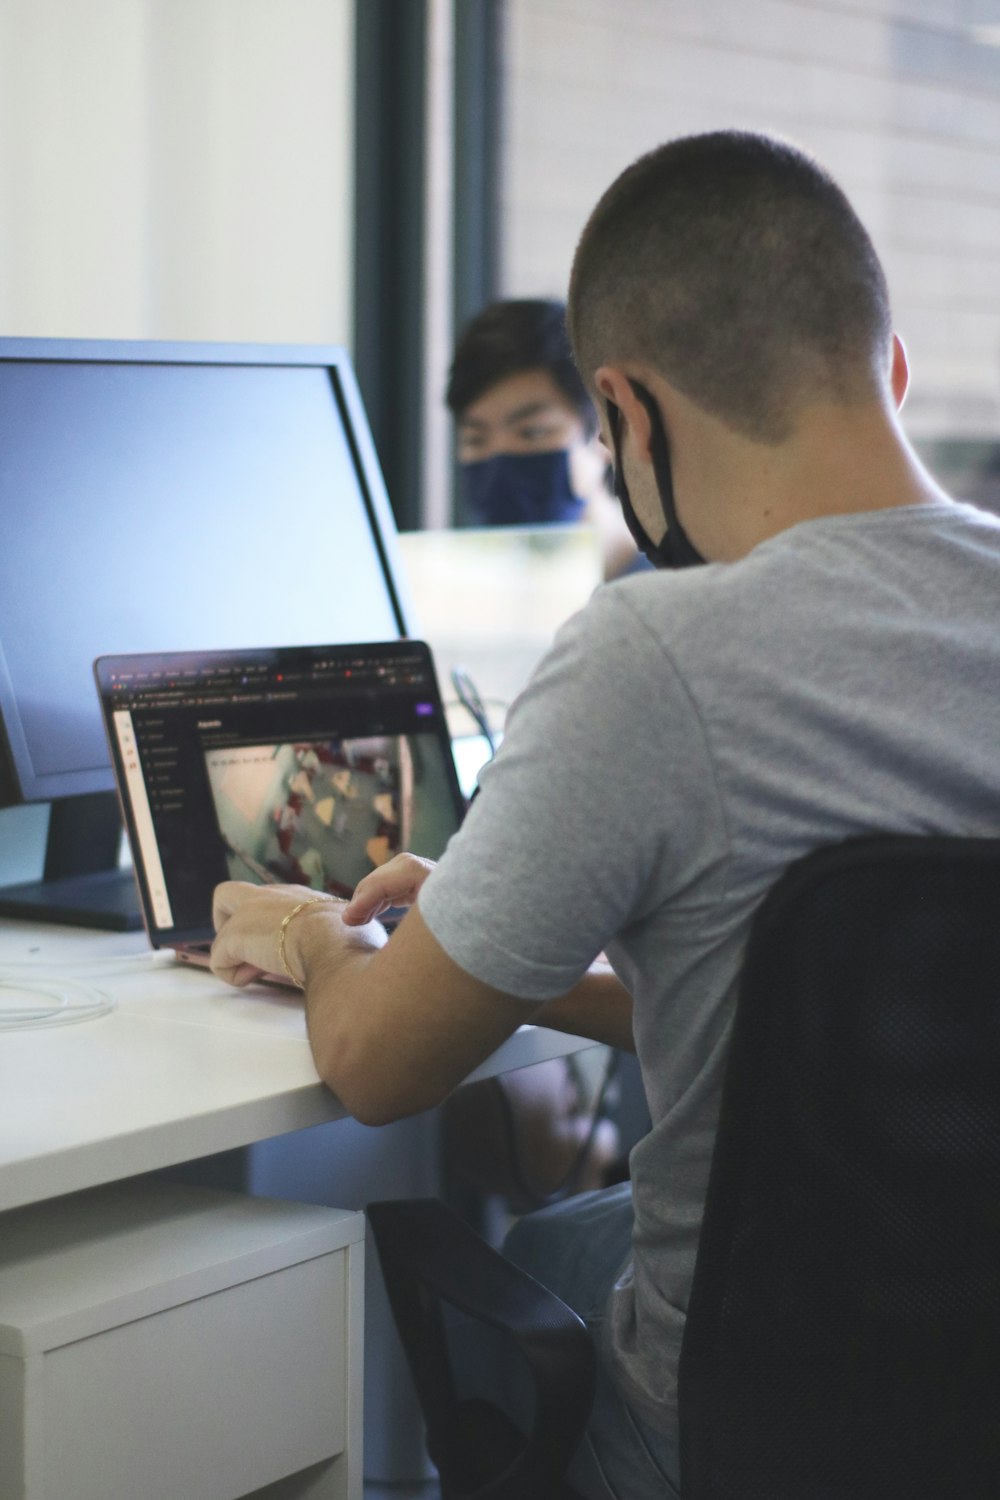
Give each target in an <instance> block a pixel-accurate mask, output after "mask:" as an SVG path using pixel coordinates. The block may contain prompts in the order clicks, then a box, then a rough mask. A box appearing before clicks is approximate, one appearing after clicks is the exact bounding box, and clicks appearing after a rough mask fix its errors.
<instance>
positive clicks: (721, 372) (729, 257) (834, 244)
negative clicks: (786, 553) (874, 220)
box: [568, 131, 892, 442]
mask: <svg viewBox="0 0 1000 1500" xmlns="http://www.w3.org/2000/svg"><path fill="white" fill-rule="evenodd" d="M568 318H569V331H570V334H571V337H572V342H573V348H574V351H575V354H576V360H577V364H578V366H579V368H580V370H581V371H582V372H583V373H584V375H585V376H586V378H588V379H589V378H590V377H591V376H592V374H593V371H594V370H596V369H598V368H599V367H600V366H601V365H602V364H607V363H616V364H621V363H628V362H629V361H633V362H636V361H641V362H644V363H646V364H647V365H651V366H652V367H653V368H654V369H656V370H658V371H659V372H661V373H662V375H663V376H664V378H665V379H667V380H669V381H670V383H671V384H673V385H674V386H676V388H677V389H678V390H680V391H681V392H683V393H684V394H685V395H686V396H688V397H689V398H690V399H691V400H692V401H693V402H695V403H696V404H697V405H699V406H700V407H702V408H703V409H704V410H706V411H709V412H711V413H712V414H714V415H715V416H717V417H719V418H721V419H722V420H723V421H724V422H726V423H727V425H729V426H731V427H732V428H734V429H736V430H737V431H740V432H742V433H744V434H746V435H748V436H750V437H751V438H755V439H757V440H758V441H763V442H778V441H780V440H781V439H782V438H783V437H785V436H787V435H788V433H789V432H790V431H791V429H792V427H793V426H794V420H795V413H796V411H797V410H798V409H800V407H801V405H803V404H805V403H806V402H809V401H814V400H817V399H829V400H833V401H834V402H837V403H838V404H845V405H853V404H856V403H858V402H864V401H868V400H871V399H872V397H873V395H874V394H875V393H876V392H878V391H879V390H881V389H882V387H883V383H884V381H885V379H886V377H887V375H888V362H889V340H890V337H891V333H892V323H891V315H890V310H889V293H888V289H887V286H886V281H885V274H884V272H883V270H882V266H881V264H880V262H879V258H878V255H877V254H876V251H875V248H874V246H873V244H872V242H871V240H870V238H869V236H868V234H867V232H866V230H865V229H864V226H863V225H862V223H861V221H860V219H859V218H858V216H857V214H856V213H855V212H854V209H853V208H852V207H851V205H850V203H849V202H848V201H847V198H846V197H845V195H844V193H843V192H842V191H841V189H840V188H839V187H838V186H837V184H836V183H835V182H834V181H833V179H832V178H831V177H830V176H829V174H828V173H827V172H825V171H824V170H823V168H822V167H820V166H819V165H818V164H817V163H816V162H814V161H813V160H812V159H811V158H810V157H808V156H807V155H805V153H804V152H802V151H800V150H798V149H797V148H796V147H795V146H792V145H790V144H788V143H786V142H783V141H779V140H774V139H771V138H769V137H767V136H761V135H756V134H752V133H749V132H744V131H717V132H712V133H710V134H707V135H698V136H686V137H682V138H681V139H679V140H675V141H670V142H667V144H665V145H663V146H660V147H658V148H657V149H656V150H654V151H651V152H649V153H648V155H646V156H643V157H640V158H639V159H638V160H637V161H635V162H633V164H632V165H631V166H630V167H628V168H627V169H626V170H625V171H624V172H623V173H622V174H621V176H620V177H619V178H618V179H617V180H616V181H615V182H614V183H612V185H611V187H610V188H609V189H608V190H607V192H606V193H605V194H604V196H603V197H602V198H601V199H600V201H599V203H598V205H597V207H596V208H595V209H594V211H593V213H592V214H591V216H590V219H589V220H588V222H587V224H586V226H585V228H584V230H583V234H582V236H581V238H580V243H579V246H578V248H577V251H576V256H575V259H574V262H573V270H572V275H571V279H570V289H569V314H568Z"/></svg>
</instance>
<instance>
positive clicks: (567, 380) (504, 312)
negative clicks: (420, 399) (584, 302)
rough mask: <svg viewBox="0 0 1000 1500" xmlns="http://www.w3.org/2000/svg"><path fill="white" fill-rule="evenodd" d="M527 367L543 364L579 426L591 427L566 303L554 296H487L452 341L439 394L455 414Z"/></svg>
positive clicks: (594, 420)
mask: <svg viewBox="0 0 1000 1500" xmlns="http://www.w3.org/2000/svg"><path fill="white" fill-rule="evenodd" d="M528 370H545V371H547V372H548V374H549V375H551V377H552V379H553V380H554V381H555V383H556V385H557V386H558V387H559V389H560V390H561V391H562V393H563V395H564V396H565V397H566V399H567V400H568V401H569V403H570V405H571V406H573V407H575V408H576V411H577V415H578V416H579V417H580V420H581V421H582V423H583V426H584V431H585V432H587V433H593V432H596V431H597V413H596V412H595V410H594V403H593V402H592V401H591V399H590V396H589V394H588V392H587V387H586V386H585V385H584V383H583V381H582V380H581V379H580V372H579V371H578V369H577V367H576V364H575V363H574V360H573V351H572V349H571V348H570V342H569V334H568V333H567V331H566V304H565V302H560V301H559V300H558V298H555V297H522V298H508V299H507V300H506V301H502V302H491V303H490V304H489V306H488V307H484V308H483V309H482V311H481V312H478V313H477V314H476V316H475V317H474V318H473V319H472V320H471V322H469V323H468V324H466V326H465V328H464V329H463V330H462V333H461V336H460V337H459V340H458V343H457V345H456V346H455V355H454V359H453V360H452V365H451V371H450V373H449V376H448V389H447V391H446V392H445V400H446V402H447V403H448V407H449V409H450V410H451V411H452V413H453V414H454V415H455V416H456V417H461V415H462V413H463V412H464V411H465V410H466V409H467V408H468V407H470V406H471V405H472V403H473V401H478V400H479V397H480V396H483V395H485V393H486V392H487V391H488V390H489V389H490V388H491V386H494V385H497V384H499V382H500V381H501V380H507V379H508V378H509V377H510V376H511V375H523V374H524V373H525V372H526V371H528Z"/></svg>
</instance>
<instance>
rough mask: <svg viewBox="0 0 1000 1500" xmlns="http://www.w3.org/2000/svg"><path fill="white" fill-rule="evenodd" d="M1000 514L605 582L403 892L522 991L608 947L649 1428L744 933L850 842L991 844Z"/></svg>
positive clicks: (996, 787) (703, 1178) (629, 1354)
mask: <svg viewBox="0 0 1000 1500" xmlns="http://www.w3.org/2000/svg"><path fill="white" fill-rule="evenodd" d="M998 601H1000V520H997V519H996V518H995V517H992V516H989V515H986V514H984V513H982V512H978V511H974V510H971V509H970V508H968V507H966V506H961V505H956V504H952V503H950V502H945V501H941V502H933V503H930V504H926V505H919V506H907V507H902V508H896V509H890V510H882V511H873V512H865V513H862V514H859V515H839V516H832V517H827V518H823V519H820V520H815V521H808V522H803V523H801V524H799V525H797V526H795V527H793V528H791V529H790V530H788V531H785V532H782V533H781V534H780V535H778V536H776V537H774V538H772V539H771V540H770V541H767V542H765V543H763V544H761V545H760V546H758V547H757V548H755V549H754V551H753V552H752V553H750V555H749V556H747V557H746V558H744V559H742V560H741V561H739V562H736V563H731V564H713V565H708V566H706V567H703V568H697V569H693V570H690V571H687V572H684V573H679V574H664V573H655V574H641V575H637V576H634V577H631V578H627V579H623V580H620V581H618V582H615V583H612V584H609V585H607V586H606V587H604V588H602V589H600V590H599V591H598V593H597V594H596V595H595V596H594V598H593V599H592V601H591V602H590V603H589V604H588V605H587V607H586V608H585V609H584V610H583V611H581V613H580V614H578V615H577V616H576V617H575V618H574V619H573V620H571V621H570V622H569V623H568V624H567V625H566V626H565V627H564V628H563V630H562V631H561V632H560V634H559V636H558V638H557V640H556V643H555V645H554V647H553V649H552V651H551V652H550V653H549V655H548V656H547V657H546V658H545V660H544V661H543V662H542V663H541V665H540V667H539V668H538V670H537V672H536V673H535V675H534V677H533V679H532V681H531V683H530V685H529V686H528V688H527V689H526V690H525V692H524V693H523V694H522V695H521V697H520V698H519V699H518V701H517V703H516V704H515V705H514V707H513V708H512V710H511V713H510V715H509V719H508V723H507V728H506V734H505V738H504V742H503V746H502V748H501V750H500V753H499V755H498V756H497V759H496V761H495V762H494V763H493V764H492V765H491V766H490V767H489V768H488V769H487V771H486V772H485V773H484V775H483V778H482V784H483V794H482V796H481V797H479V798H478V799H477V801H476V802H475V803H474V804H473V806H472V809H471V811H470V814H469V817H468V818H467V820H466V822H465V824H464V826H463V828H462V830H461V832H460V833H459V834H457V835H456V837H455V838H454V839H453V840H452V842H451V844H450V845H449V847H448V850H447V852H446V854H445V856H444V858H443V859H442V861H441V863H440V865H439V866H438V868H437V870H436V871H435V872H434V873H433V875H432V876H431V878H430V879H429V880H428V881H427V883H426V884H425V886H424V888H423V890H422V892H421V895H420V909H421V912H422V914H423V916H424V919H425V920H426V922H427V924H428V925H429V927H430V929H431V931H432V932H433V933H434V934H435V936H436V937H437V939H438V941H439V942H440V943H441V944H442V945H443V947H444V948H445V949H446V951H447V952H448V953H449V954H450V955H451V957H452V958H453V959H454V960H455V961H456V962H457V963H458V964H459V965H460V966H461V967H462V968H463V969H465V970H466V972H468V973H470V974H472V975H475V976H476V977H477V978H479V979H481V980H483V981H485V982H487V983H489V984H492V985H495V986H496V987H497V988H499V989H501V990H505V991H507V992H509V993H511V994H513V995H518V996H523V997H524V998H525V999H526V1000H536V1001H537V1000H543V999H548V998H550V997H552V996H555V995H558V994H561V993H563V992H564V991H565V990H567V989H568V988H569V987H570V986H571V985H573V984H574V983H575V982H576V981H577V980H578V979H579V978H580V977H581V975H582V974H583V973H584V971H585V970H586V968H587V966H588V965H589V964H590V962H591V961H592V960H593V959H594V957H595V956H596V955H597V954H598V953H600V952H601V951H602V950H606V951H607V954H608V956H609V958H610V959H611V962H612V963H613V965H614V968H615V970H616V972H617V974H618V975H619V977H620V978H621V980H622V981H623V983H624V984H625V985H626V987H627V988H628V990H629V991H630V993H631V994H632V996H633V1000H634V1029H635V1040H636V1050H637V1052H638V1056H639V1062H640V1066H641V1069H642V1076H643V1081H644V1084H645V1089H646V1094H647V1098H648V1103H649V1110H650V1115H651V1117H652V1122H653V1128H652V1131H651V1133H650V1134H649V1135H648V1136H647V1137H646V1138H645V1139H644V1140H642V1141H641V1142H640V1143H639V1145H638V1146H637V1147H636V1148H635V1150H634V1151H633V1153H632V1159H631V1167H632V1186H633V1198H634V1203H635V1234H634V1241H633V1250H634V1255H633V1261H632V1263H631V1265H629V1266H628V1267H624V1268H622V1274H621V1276H620V1278H619V1280H618V1282H617V1284H616V1286H615V1288H614V1290H613V1292H612V1296H611V1305H610V1313H611V1316H610V1319H609V1328H610V1339H611V1344H610V1358H611V1361H612V1366H613V1368H614V1370H615V1373H616V1377H617V1379H618V1382H619V1384H620V1386H621V1387H622V1389H623V1391H624V1393H625V1394H626V1396H627V1397H628V1398H629V1399H630V1400H631V1401H633V1402H634V1403H635V1405H636V1406H637V1407H638V1409H639V1410H640V1411H641V1412H642V1413H643V1414H644V1415H645V1416H646V1417H647V1418H648V1419H649V1420H651V1421H652V1422H654V1423H655V1424H656V1425H658V1426H660V1427H664V1428H667V1429H669V1428H670V1426H671V1424H672V1422H673V1420H674V1410H675V1404H676V1373H677V1358H678V1354H679V1351H680V1344H681V1337H682V1334H683V1330H684V1316H685V1309H686V1306H687V1300H688V1292H689V1288H690V1282H691V1274H692V1270H693V1266H694V1258H695V1251H696V1249H697V1242H698V1233H699V1228H700V1223H701V1215H702V1209H703V1205H704V1196H705V1187H706V1182H707V1177H708V1168H709V1159H710V1156H711V1151H712V1145H713V1140H714V1136H715V1130H716V1124H717V1119H718V1110H719V1095H720V1087H721V1078H722V1068H723V1062H724V1057H725V1051H726V1042H727V1038H728V1035H729V1031H730V1027H731V1024H732V1019H733V1008H734V1003H735V994H736V983H737V976H738V973H739V968H740V963H741V959H742V955H743V950H744V945H745V942H746V938H747V930H748V926H749V923H750V919H751V916H752V915H753V912H754V910H755V908H756V907H757V905H758V904H759V902H760V901H761V899H762V897H763V896H764V895H765V893H766V892H767V890H768V889H769V887H770V886H771V885H772V884H773V883H774V881H775V880H776V879H777V877H778V876H779V875H780V874H781V872H782V871H783V870H784V868H785V867H786V866H787V865H788V864H789V863H790V861H792V860H793V859H795V858H796V857H797V856H799V855H802V854H805V853H806V852H807V851H808V850H810V849H813V848H816V847H818V846H820V845H823V844H830V843H833V842H836V841H838V840H840V839H844V838H847V837H848V836H850V835H853V834H860V833H871V832H877V831H880V830H888V831H895V832H904V833H953V834H976V835H986V834H994V835H995V834H1000V614H998Z"/></svg>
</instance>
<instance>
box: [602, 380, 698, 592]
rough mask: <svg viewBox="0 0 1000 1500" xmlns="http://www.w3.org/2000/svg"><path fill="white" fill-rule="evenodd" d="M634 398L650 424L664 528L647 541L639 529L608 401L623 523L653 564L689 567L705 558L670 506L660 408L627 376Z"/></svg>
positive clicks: (618, 425)
mask: <svg viewBox="0 0 1000 1500" xmlns="http://www.w3.org/2000/svg"><path fill="white" fill-rule="evenodd" d="M629 385H630V386H631V387H632V389H633V391H634V392H635V394H636V396H637V397H638V399H639V400H640V401H641V402H642V404H643V406H644V407H645V408H646V410H647V412H648V413H649V421H650V426H651V428H652V433H651V441H650V453H651V456H652V459H653V473H654V475H655V476H656V488H657V490H658V492H659V496H660V504H661V505H662V506H663V517H664V520H665V521H666V523H667V529H666V532H665V533H664V536H663V540H662V541H660V542H651V541H650V539H649V537H648V536H647V535H646V533H645V531H644V530H643V527H642V523H641V522H640V520H639V517H638V516H637V515H636V513H635V511H634V509H633V508H632V501H631V499H630V498H629V493H628V486H627V485H626V483H625V470H624V467H623V465H622V451H621V423H620V421H619V413H618V408H617V406H616V405H615V404H614V402H613V401H608V402H607V403H606V405H607V411H608V427H609V428H610V430H611V441H612V443H613V444H614V450H615V482H614V491H615V495H616V497H617V499H618V502H619V504H620V505H621V508H622V515H623V516H624V517H625V524H626V526H627V527H628V529H629V531H630V532H631V533H632V538H633V540H634V542H635V544H636V546H637V547H638V548H639V551H640V552H642V553H643V554H644V555H645V556H646V557H647V558H648V559H649V561H650V562H651V563H652V564H653V567H654V568H693V567H695V566H697V565H698V564H699V563H703V562H707V561H708V559H707V558H705V557H702V555H701V553H700V552H699V551H698V549H697V547H695V545H694V543H693V542H692V541H691V538H690V537H689V536H688V534H687V532H686V531H685V530H684V527H683V526H682V525H681V523H680V519H679V517H678V515H677V510H676V508H675V506H674V482H673V479H672V478H671V475H670V450H669V448H668V447H667V434H666V432H665V430H664V427H663V418H662V417H661V416H660V408H659V407H658V406H657V404H656V401H655V399H654V397H653V395H652V393H651V392H650V391H647V389H646V387H645V386H643V385H640V384H639V383H638V381H636V380H630V381H629Z"/></svg>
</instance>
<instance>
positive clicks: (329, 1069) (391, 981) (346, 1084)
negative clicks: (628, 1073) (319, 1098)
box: [296, 911, 633, 1124]
mask: <svg viewBox="0 0 1000 1500" xmlns="http://www.w3.org/2000/svg"><path fill="white" fill-rule="evenodd" d="M323 936H324V934H323V932H322V929H321V926H320V924H319V923H311V924H309V925H308V926H306V927H303V930H302V933H301V935H300V943H299V947H298V951H297V954H296V957H297V958H298V960H299V962H300V963H301V964H302V966H303V970H304V971H305V973H306V974H307V976H308V982H307V986H306V1007H307V1018H308V1025H309V1038H310V1042H311V1044H312V1049H313V1056H314V1058H315V1060H316V1066H317V1068H318V1070H319V1072H320V1075H321V1076H322V1077H323V1079H324V1080H325V1081H326V1082H327V1083H328V1084H329V1085H330V1087H331V1088H332V1089H333V1090H334V1092H335V1093H336V1094H337V1095H338V1097H339V1098H340V1099H341V1101H342V1103H343V1104H345V1105H346V1107H347V1108H348V1109H349V1110H350V1111H351V1113H352V1114H353V1115H355V1116H356V1117H357V1118H358V1119H360V1120H362V1121H364V1122H365V1123H367V1124H384V1123H387V1122H388V1121H389V1120H393V1119H398V1118H400V1117H401V1116H403V1115H407V1114H415V1113H417V1111H419V1110H421V1109H428V1108H431V1107H432V1106H433V1105H436V1104H440V1103H441V1101H442V1100H443V1099H445V1098H447V1096H448V1094H450V1093H451V1092H452V1090H453V1089H455V1088H457V1087H458V1085H459V1084H460V1083H461V1082H462V1081H463V1079H465V1078H466V1077H467V1076H468V1074H469V1073H471V1072H472V1070H473V1069H474V1068H476V1067H477V1066H478V1065H479V1064H480V1063H481V1062H483V1061H484V1060H485V1058H487V1057H488V1056H489V1055H490V1053H491V1052H494V1051H495V1050H496V1048H497V1047H499V1046H500V1044H501V1043H502V1042H504V1041H505V1040H506V1039H507V1037H508V1036H510V1035H511V1034H512V1033H513V1032H514V1031H516V1030H517V1028H518V1027H519V1026H521V1025H523V1024H524V1023H525V1022H531V1023H533V1024H535V1025H541V1026H551V1027H552V1028H553V1029H554V1030H557V1031H564V1032H570V1033H572V1034H575V1035H581V1036H587V1037H591V1038H593V1040H595V1041H599V1042H609V1043H611V1044H612V1045H615V1046H619V1047H624V1048H626V1049H628V1050H632V1048H633V1041H632V1004H631V998H630V997H629V995H628V992H627V991H626V990H625V988H624V986H623V985H622V984H621V983H620V982H619V980H618V979H616V977H615V976H614V974H613V973H612V972H611V970H610V969H609V968H607V967H606V966H605V965H603V964H602V965H595V967H594V968H593V969H592V970H591V971H590V972H589V973H588V974H586V975H585V976H584V978H583V979H582V980H581V981H580V983H579V984H577V985H575V986H574V988H573V989H572V990H571V991H569V992H568V994H566V995H562V996H560V997H559V998H558V999H555V1000H550V1001H547V1002H546V1003H545V1004H543V1005H534V1004H532V1003H531V1002H528V1001H524V1000H521V999H518V998H517V997H516V996H513V995H507V994H504V993H503V992H502V991H500V990H496V989H494V988H492V987H491V986H490V985H487V984H483V983H481V982H480V981H479V980H477V979H474V978H472V976H471V975H469V974H467V973H466V972H465V970H464V969H461V968H459V966H458V965H457V964H456V963H455V962H454V961H453V960H452V959H451V958H449V957H448V955H447V954H446V953H445V951H444V949H443V948H441V946H440V945H439V944H438V942H437V940H436V939H435V938H434V937H433V935H432V934H431V932H430V930H429V929H428V928H427V926H426V924H425V923H424V922H423V919H422V918H421V916H420V913H419V911H412V912H411V913H410V914H409V915H408V916H407V918H406V920H405V921H404V922H403V923H401V925H400V927H399V929H398V931H397V932H396V934H395V936H394V937H393V939H392V941H391V942H390V943H388V944H386V946H385V947H384V948H381V949H379V950H378V951H377V952H373V953H365V952H363V951H359V950H358V949H345V948H342V947H340V946H339V945H338V946H336V947H331V946H329V945H328V944H324V942H323Z"/></svg>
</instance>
